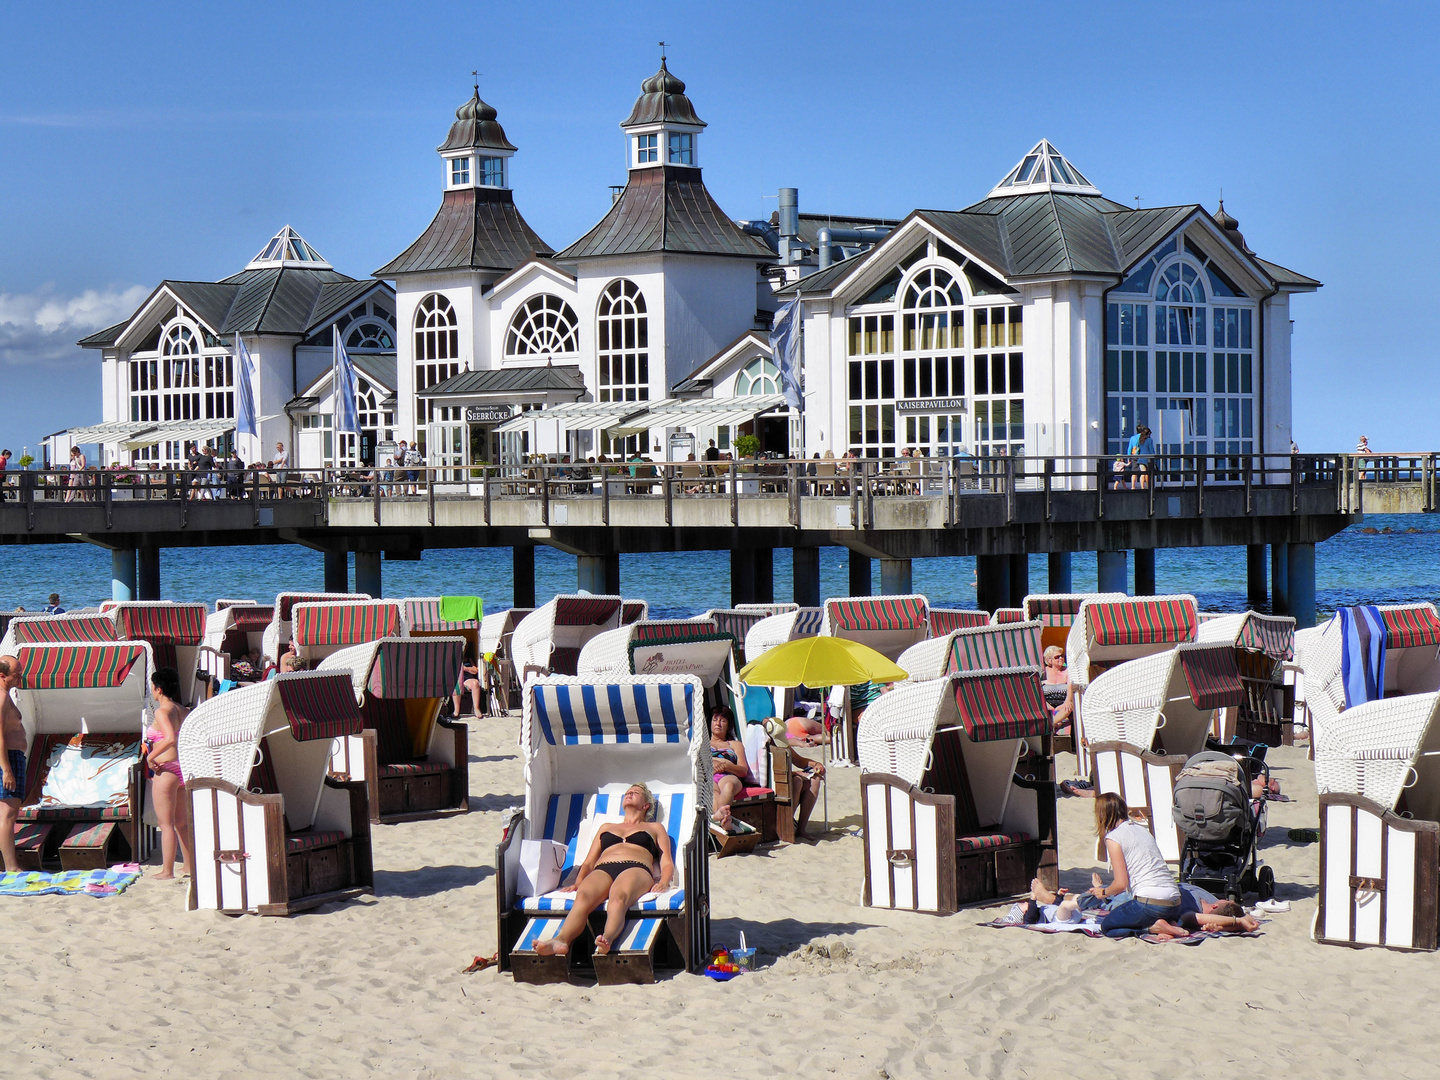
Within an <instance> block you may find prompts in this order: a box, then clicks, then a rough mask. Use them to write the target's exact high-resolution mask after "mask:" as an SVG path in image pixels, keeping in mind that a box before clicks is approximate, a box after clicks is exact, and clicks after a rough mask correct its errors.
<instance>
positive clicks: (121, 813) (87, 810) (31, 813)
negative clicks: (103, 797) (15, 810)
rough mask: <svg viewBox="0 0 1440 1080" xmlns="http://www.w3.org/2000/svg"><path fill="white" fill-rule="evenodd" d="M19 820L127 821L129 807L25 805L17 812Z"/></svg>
mask: <svg viewBox="0 0 1440 1080" xmlns="http://www.w3.org/2000/svg"><path fill="white" fill-rule="evenodd" d="M19 820H21V821H129V820H130V807H128V806H105V807H100V808H98V809H97V808H94V807H89V806H26V807H22V808H21V810H20V813H19Z"/></svg>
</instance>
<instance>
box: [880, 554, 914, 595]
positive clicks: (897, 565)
mask: <svg viewBox="0 0 1440 1080" xmlns="http://www.w3.org/2000/svg"><path fill="white" fill-rule="evenodd" d="M914 591H915V589H914V587H913V586H912V584H911V577H910V560H909V559H881V560H880V595H881V596H904V595H906V594H907V593H912V592H914Z"/></svg>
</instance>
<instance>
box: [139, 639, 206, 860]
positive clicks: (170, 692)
mask: <svg viewBox="0 0 1440 1080" xmlns="http://www.w3.org/2000/svg"><path fill="white" fill-rule="evenodd" d="M150 692H151V696H152V697H154V699H155V716H154V719H153V720H151V722H150V726H149V727H148V728H146V729H145V764H146V765H147V766H148V768H149V775H150V798H152V799H153V800H155V816H156V817H157V818H159V819H160V873H158V874H156V875H155V877H156V878H157V879H158V880H160V881H171V880H174V877H175V844H176V841H177V840H178V841H179V844H180V848H181V851H182V852H183V853H184V857H185V868H186V869H187V870H188V871H190V873H192V874H193V873H194V872H195V854H194V846H193V845H192V844H191V843H190V815H189V811H188V808H187V806H186V802H185V777H184V776H182V775H181V773H180V761H179V755H178V753H177V751H176V744H177V742H178V740H179V737H180V725H181V724H183V723H184V722H185V713H186V710H185V709H184V708H182V707H181V705H180V675H179V673H178V672H176V670H175V669H174V668H172V667H163V668H161V669H160V670H158V671H157V672H155V674H154V675H152V676H150Z"/></svg>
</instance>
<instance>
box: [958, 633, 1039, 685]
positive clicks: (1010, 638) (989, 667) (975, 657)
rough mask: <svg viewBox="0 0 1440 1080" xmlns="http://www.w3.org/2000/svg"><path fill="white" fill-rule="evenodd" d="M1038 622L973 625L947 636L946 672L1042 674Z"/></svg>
mask: <svg viewBox="0 0 1440 1080" xmlns="http://www.w3.org/2000/svg"><path fill="white" fill-rule="evenodd" d="M1040 629H1041V628H1040V623H1039V622H1033V621H1032V622H1013V623H1004V624H1001V625H997V626H973V627H968V628H966V629H964V630H956V631H955V633H953V634H952V635H950V649H949V652H948V653H947V654H946V656H945V671H946V672H952V671H993V670H995V669H997V668H1030V669H1032V670H1034V671H1035V673H1036V674H1037V675H1038V674H1040V673H1041V672H1042V670H1043V669H1042V659H1043V657H1042V650H1041V648H1040Z"/></svg>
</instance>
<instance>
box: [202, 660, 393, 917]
mask: <svg viewBox="0 0 1440 1080" xmlns="http://www.w3.org/2000/svg"><path fill="white" fill-rule="evenodd" d="M360 725H361V717H360V710H359V708H358V707H357V705H356V704H355V694H354V690H353V684H352V682H351V680H350V678H349V677H348V676H347V675H346V674H344V673H340V672H313V671H303V672H294V673H292V674H288V675H278V676H276V677H275V678H274V679H270V680H267V681H266V682H260V683H254V684H252V685H250V686H242V687H238V688H237V689H235V690H232V691H230V692H229V693H226V694H221V695H219V696H218V697H214V698H211V699H210V700H209V701H206V702H203V703H202V704H200V705H198V706H197V707H196V708H195V710H194V711H193V712H192V713H191V714H190V715H189V716H188V717H187V718H186V720H185V723H184V724H183V725H182V726H181V728H180V747H179V750H180V768H181V771H182V772H183V773H184V774H185V790H186V793H187V795H188V797H189V799H190V820H191V823H192V828H193V830H194V840H195V861H196V866H195V872H194V873H193V874H192V875H191V878H190V889H189V895H188V905H189V908H190V910H192V911H194V910H197V909H199V910H206V911H222V912H225V913H227V914H231V915H240V914H245V913H250V914H259V915H289V914H293V913H295V912H298V911H305V910H308V909H310V908H315V907H319V906H320V905H322V904H328V903H333V902H335V901H339V900H349V899H353V898H354V897H356V896H360V895H362V894H364V893H369V892H373V891H374V883H375V875H374V868H373V863H372V859H371V849H370V811H369V805H368V800H367V798H366V791H365V784H364V782H362V781H342V780H337V779H335V778H334V777H332V776H330V775H329V772H330V760H331V754H332V748H333V744H334V742H335V741H336V740H337V739H344V738H347V737H350V736H353V735H355V734H357V733H358V732H359V731H360Z"/></svg>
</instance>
